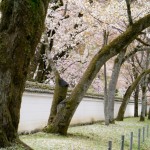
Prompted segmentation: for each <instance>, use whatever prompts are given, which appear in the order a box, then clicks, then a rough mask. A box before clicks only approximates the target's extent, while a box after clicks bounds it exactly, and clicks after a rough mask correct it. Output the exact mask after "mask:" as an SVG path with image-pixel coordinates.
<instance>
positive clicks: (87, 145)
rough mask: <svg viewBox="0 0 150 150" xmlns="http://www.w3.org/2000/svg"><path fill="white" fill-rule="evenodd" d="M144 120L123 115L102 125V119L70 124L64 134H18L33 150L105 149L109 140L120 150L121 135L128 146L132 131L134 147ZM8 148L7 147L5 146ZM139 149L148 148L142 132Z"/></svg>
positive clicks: (147, 141)
mask: <svg viewBox="0 0 150 150" xmlns="http://www.w3.org/2000/svg"><path fill="white" fill-rule="evenodd" d="M148 124H150V120H146V121H145V122H139V118H127V119H125V120H124V121H123V122H116V124H113V125H110V126H105V125H104V123H103V122H100V123H96V124H93V125H85V126H76V127H70V128H69V130H68V136H60V135H53V134H46V133H43V132H39V133H35V134H30V135H21V136H20V139H21V140H22V141H23V142H25V143H26V144H28V145H29V146H30V147H32V148H33V149H35V150H107V145H108V141H109V140H112V142H113V150H120V142H121V135H125V150H129V140H130V133H131V132H133V135H134V137H133V150H137V135H138V129H139V128H141V129H142V128H143V127H147V125H148ZM145 134H146V133H145ZM149 137H150V129H149ZM141 140H142V139H141ZM12 149H13V148H11V149H10V148H9V150H12ZM14 149H15V150H17V149H18V150H21V149H22V148H20V147H19V148H17V147H15V148H14ZM141 150H150V138H147V137H146V135H145V142H144V143H142V142H141Z"/></svg>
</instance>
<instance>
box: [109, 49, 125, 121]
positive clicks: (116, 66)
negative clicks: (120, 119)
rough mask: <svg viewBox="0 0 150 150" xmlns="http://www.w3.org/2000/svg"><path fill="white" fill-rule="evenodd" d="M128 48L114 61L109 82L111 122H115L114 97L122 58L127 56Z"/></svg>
mask: <svg viewBox="0 0 150 150" xmlns="http://www.w3.org/2000/svg"><path fill="white" fill-rule="evenodd" d="M125 53H126V50H124V51H121V52H120V53H119V55H118V56H117V58H116V59H115V61H114V66H113V71H112V75H111V79H110V82H109V89H108V100H109V108H108V110H109V112H108V113H109V122H110V123H115V120H114V98H115V92H116V85H117V81H118V77H119V72H120V68H121V65H122V60H123V58H124V56H125Z"/></svg>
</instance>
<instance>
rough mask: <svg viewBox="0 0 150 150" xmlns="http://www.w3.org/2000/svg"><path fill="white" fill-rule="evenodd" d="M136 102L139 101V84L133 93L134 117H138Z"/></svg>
mask: <svg viewBox="0 0 150 150" xmlns="http://www.w3.org/2000/svg"><path fill="white" fill-rule="evenodd" d="M138 102H139V85H138V86H137V87H136V88H135V93H134V117H138V116H139V114H138Z"/></svg>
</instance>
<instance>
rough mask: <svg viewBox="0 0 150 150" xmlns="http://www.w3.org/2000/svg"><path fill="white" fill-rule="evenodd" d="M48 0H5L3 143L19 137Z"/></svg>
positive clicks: (0, 41) (0, 42) (0, 30)
mask: <svg viewBox="0 0 150 150" xmlns="http://www.w3.org/2000/svg"><path fill="white" fill-rule="evenodd" d="M47 6H48V1H46V0H45V1H44V0H43V1H42V0H39V1H31V0H28V1H27V0H24V1H22V0H17V1H14V0H3V1H2V2H1V11H2V18H1V23H0V147H6V146H9V144H10V143H12V142H14V141H15V140H18V135H17V130H18V124H19V117H20V105H21V98H22V93H23V91H24V86H25V81H26V77H27V73H28V67H29V63H30V60H31V56H33V55H34V51H35V48H36V46H37V43H38V42H39V39H40V36H41V33H42V31H43V27H44V19H45V15H46V10H47Z"/></svg>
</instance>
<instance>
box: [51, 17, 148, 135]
mask: <svg viewBox="0 0 150 150" xmlns="http://www.w3.org/2000/svg"><path fill="white" fill-rule="evenodd" d="M149 26H150V14H148V15H147V16H145V17H143V18H141V19H140V20H138V21H137V22H136V23H134V24H133V25H132V26H130V27H128V29H127V30H126V31H125V32H124V33H123V34H121V35H120V36H118V37H117V38H116V39H114V40H113V41H112V42H111V43H110V44H108V45H107V46H104V47H103V48H102V49H101V50H100V51H99V52H98V53H97V54H96V55H95V56H94V58H93V59H92V60H91V62H90V64H89V66H88V68H87V69H86V71H85V73H84V74H83V76H82V78H81V79H80V81H79V83H78V84H77V86H76V87H75V88H74V90H73V91H72V93H71V95H70V96H69V97H68V98H67V99H65V100H64V101H62V102H61V103H60V104H59V107H58V111H57V114H56V116H55V118H54V120H53V122H52V123H51V125H49V127H48V128H49V132H53V133H60V134H63V135H65V134H67V130H68V126H69V124H70V121H71V118H72V116H73V114H74V112H75V110H76V109H77V107H78V105H79V103H80V102H81V100H82V98H83V96H84V94H85V93H86V91H87V89H88V88H89V86H90V85H91V83H92V81H93V79H94V78H95V76H96V75H97V73H98V72H99V70H100V68H101V67H102V66H103V64H104V63H105V62H106V61H107V60H109V59H110V58H111V57H113V56H115V55H116V54H118V53H119V52H120V51H121V50H123V49H124V48H125V47H126V46H127V45H129V44H130V43H131V42H132V41H133V40H134V39H135V38H136V37H137V36H138V34H140V33H141V31H142V30H144V29H145V28H147V27H149Z"/></svg>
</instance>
